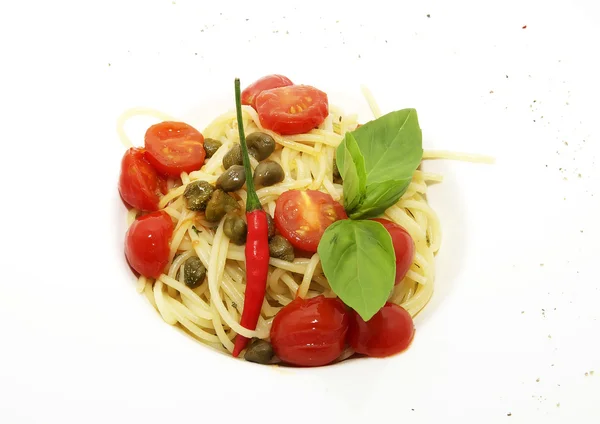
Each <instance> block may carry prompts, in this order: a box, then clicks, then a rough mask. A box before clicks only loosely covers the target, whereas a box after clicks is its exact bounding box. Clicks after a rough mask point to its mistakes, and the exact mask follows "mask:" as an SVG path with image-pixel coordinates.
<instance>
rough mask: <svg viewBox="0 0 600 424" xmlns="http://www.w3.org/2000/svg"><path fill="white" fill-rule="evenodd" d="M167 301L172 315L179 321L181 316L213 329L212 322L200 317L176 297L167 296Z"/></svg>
mask: <svg viewBox="0 0 600 424" xmlns="http://www.w3.org/2000/svg"><path fill="white" fill-rule="evenodd" d="M166 299H167V302H168V303H169V305H170V306H171V310H172V311H173V315H175V317H176V318H177V320H178V321H179V322H181V317H185V318H187V319H188V320H190V321H191V322H193V323H194V324H196V325H197V326H199V327H204V328H211V329H213V328H214V327H213V322H212V321H211V320H208V319H204V318H200V317H199V316H197V315H196V314H195V313H194V312H193V311H192V310H191V309H190V308H188V307H186V306H185V304H183V303H180V302H179V301H178V300H177V299H174V298H172V297H167V298H166Z"/></svg>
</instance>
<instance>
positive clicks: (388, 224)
mask: <svg viewBox="0 0 600 424" xmlns="http://www.w3.org/2000/svg"><path fill="white" fill-rule="evenodd" d="M373 221H377V222H379V223H380V224H382V225H383V226H384V227H385V229H386V230H388V233H390V236H392V244H393V245H394V253H395V254H396V280H395V281H396V284H398V283H399V282H400V281H402V279H403V278H404V276H405V275H406V273H407V272H408V270H409V269H410V266H411V265H412V261H413V257H414V256H415V243H414V242H413V239H412V237H411V236H410V234H408V232H407V231H406V230H405V229H404V228H402V227H401V226H399V225H398V224H396V223H394V222H392V221H388V220H387V219H383V218H376V219H374V220H373Z"/></svg>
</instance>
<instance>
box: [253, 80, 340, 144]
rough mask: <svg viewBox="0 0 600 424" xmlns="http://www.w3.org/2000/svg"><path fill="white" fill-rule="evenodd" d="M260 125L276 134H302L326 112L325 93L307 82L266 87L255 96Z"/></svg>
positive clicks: (327, 113)
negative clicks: (268, 88)
mask: <svg viewBox="0 0 600 424" xmlns="http://www.w3.org/2000/svg"><path fill="white" fill-rule="evenodd" d="M256 111H257V112H258V117H259V118H260V123H261V124H262V126H263V127H265V128H267V129H269V130H271V131H275V132H276V133H279V134H304V133H305V132H308V131H310V130H312V129H313V128H316V127H318V126H319V125H321V123H322V122H323V121H324V120H325V118H327V115H329V103H328V101H327V94H325V93H323V92H322V91H321V90H317V89H316V88H314V87H311V86H309V85H290V86H287V87H279V88H273V89H271V90H265V91H263V92H262V93H260V94H259V95H258V97H257V98H256Z"/></svg>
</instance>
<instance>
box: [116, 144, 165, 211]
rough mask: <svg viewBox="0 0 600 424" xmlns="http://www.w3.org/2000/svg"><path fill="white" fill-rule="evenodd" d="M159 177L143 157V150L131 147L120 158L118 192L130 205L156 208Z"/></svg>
mask: <svg viewBox="0 0 600 424" xmlns="http://www.w3.org/2000/svg"><path fill="white" fill-rule="evenodd" d="M159 192H160V177H159V176H158V174H157V173H156V170H155V169H154V168H153V167H152V165H150V164H149V163H148V162H147V161H146V160H145V159H144V150H143V149H139V148H131V149H129V150H127V151H126V152H125V155H123V159H122V160H121V175H120V176H119V193H120V194H121V197H122V198H123V200H124V201H125V202H126V203H127V204H129V205H130V206H132V207H134V208H136V209H140V210H143V211H155V210H158V200H159V199H158V193H159Z"/></svg>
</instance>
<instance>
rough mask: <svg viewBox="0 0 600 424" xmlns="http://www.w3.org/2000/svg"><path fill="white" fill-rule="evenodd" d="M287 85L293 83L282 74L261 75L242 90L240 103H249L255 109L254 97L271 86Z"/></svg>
mask: <svg viewBox="0 0 600 424" xmlns="http://www.w3.org/2000/svg"><path fill="white" fill-rule="evenodd" d="M288 85H294V83H293V82H292V81H290V79H289V78H288V77H284V76H283V75H278V74H273V75H267V76H265V77H262V78H260V79H258V80H256V81H254V82H253V83H252V84H250V85H249V86H248V87H246V88H245V89H244V91H242V104H243V105H250V106H252V107H253V108H254V109H256V97H257V96H258V95H259V94H260V93H262V92H263V91H265V90H270V89H271V88H279V87H285V86H288Z"/></svg>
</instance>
